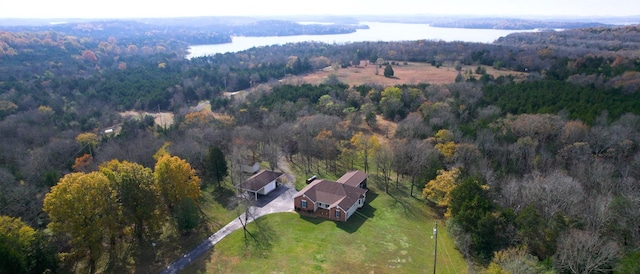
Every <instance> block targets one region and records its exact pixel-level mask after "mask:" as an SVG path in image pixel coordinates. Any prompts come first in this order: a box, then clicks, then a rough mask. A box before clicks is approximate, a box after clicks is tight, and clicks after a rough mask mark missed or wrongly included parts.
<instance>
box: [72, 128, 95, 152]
mask: <svg viewBox="0 0 640 274" xmlns="http://www.w3.org/2000/svg"><path fill="white" fill-rule="evenodd" d="M98 140H99V139H98V135H96V134H95V133H91V132H85V133H80V134H78V136H76V142H78V143H79V144H80V145H81V146H83V147H87V148H88V149H89V154H90V155H93V148H95V147H96V146H97V145H98Z"/></svg>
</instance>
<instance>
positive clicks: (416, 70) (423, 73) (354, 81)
mask: <svg viewBox="0 0 640 274" xmlns="http://www.w3.org/2000/svg"><path fill="white" fill-rule="evenodd" d="M362 63H363V64H364V63H365V62H364V61H363V62H362ZM401 64H402V63H401ZM476 67H477V66H463V68H462V71H463V72H464V71H465V70H466V69H471V70H472V71H475V69H476ZM484 67H485V68H486V70H487V73H488V74H491V75H493V76H494V77H499V76H501V75H509V74H512V75H516V76H517V77H522V76H524V73H522V72H516V71H508V70H496V69H494V68H492V67H489V66H484ZM375 71H376V66H375V65H371V64H369V65H367V66H361V67H357V68H356V67H348V68H344V69H339V70H338V71H333V70H332V69H330V68H328V69H325V70H323V71H318V72H315V73H311V74H307V75H304V76H300V77H294V78H293V79H289V81H291V82H292V83H309V84H320V83H322V82H324V81H325V80H326V79H327V77H329V75H331V74H335V75H336V76H338V79H339V80H340V81H342V82H343V83H346V84H349V85H351V86H353V85H362V84H372V83H375V84H380V85H382V86H393V85H401V84H418V83H429V84H449V83H453V82H454V80H455V78H456V75H458V72H457V71H456V70H455V69H454V68H453V67H452V66H441V67H440V68H436V67H434V66H432V65H430V64H427V63H413V62H409V63H407V65H403V64H402V65H395V66H393V71H394V76H395V77H394V78H388V77H384V76H383V72H384V66H383V67H382V68H378V75H375ZM474 76H475V77H476V78H480V75H477V74H474Z"/></svg>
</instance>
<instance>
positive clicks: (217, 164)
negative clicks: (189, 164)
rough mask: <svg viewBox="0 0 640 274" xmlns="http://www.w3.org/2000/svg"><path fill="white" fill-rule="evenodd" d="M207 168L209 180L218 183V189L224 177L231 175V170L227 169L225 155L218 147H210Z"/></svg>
mask: <svg viewBox="0 0 640 274" xmlns="http://www.w3.org/2000/svg"><path fill="white" fill-rule="evenodd" d="M205 167H206V169H207V171H206V175H207V179H208V180H210V181H214V182H216V183H217V184H218V187H219V186H220V183H221V182H222V180H223V179H224V177H226V176H227V175H229V169H228V167H227V161H226V160H225V159H224V153H222V150H220V148H218V147H216V146H211V147H209V152H208V153H207V159H206V163H205Z"/></svg>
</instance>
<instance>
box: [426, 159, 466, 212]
mask: <svg viewBox="0 0 640 274" xmlns="http://www.w3.org/2000/svg"><path fill="white" fill-rule="evenodd" d="M458 176H460V169H458V168H452V169H450V170H438V175H437V176H436V178H435V179H433V180H431V181H429V182H428V183H427V184H426V185H425V186H424V189H423V190H422V197H424V198H426V199H429V200H431V201H433V202H435V203H436V204H437V205H438V206H440V207H448V206H449V201H450V200H451V195H450V194H451V191H452V190H453V189H454V188H455V187H456V181H457V179H458ZM448 215H449V213H448V212H447V214H446V216H447V217H449V216H448Z"/></svg>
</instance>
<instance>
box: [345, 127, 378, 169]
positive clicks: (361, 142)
mask: <svg viewBox="0 0 640 274" xmlns="http://www.w3.org/2000/svg"><path fill="white" fill-rule="evenodd" d="M351 144H352V145H353V146H354V147H356V149H357V150H358V153H359V154H360V156H361V157H362V162H363V165H364V172H367V170H368V169H369V156H370V155H373V154H374V153H375V151H377V150H378V149H379V148H380V142H378V138H376V136H365V135H364V134H363V133H362V132H361V131H360V132H358V133H356V134H354V135H353V137H351Z"/></svg>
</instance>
